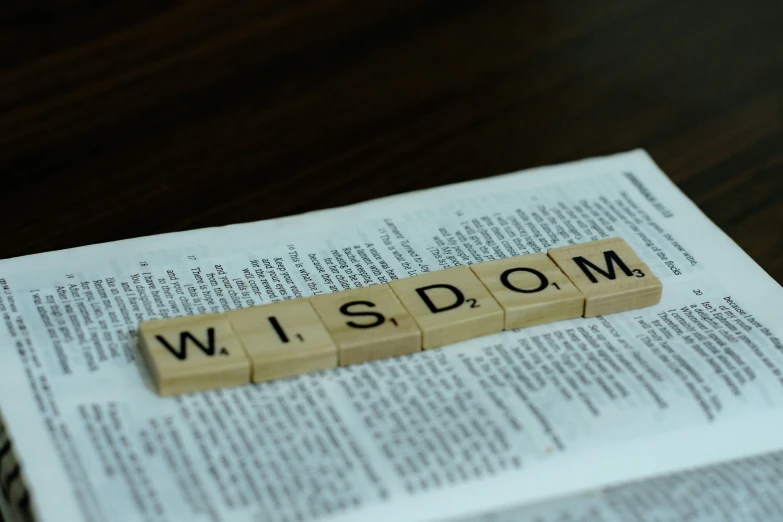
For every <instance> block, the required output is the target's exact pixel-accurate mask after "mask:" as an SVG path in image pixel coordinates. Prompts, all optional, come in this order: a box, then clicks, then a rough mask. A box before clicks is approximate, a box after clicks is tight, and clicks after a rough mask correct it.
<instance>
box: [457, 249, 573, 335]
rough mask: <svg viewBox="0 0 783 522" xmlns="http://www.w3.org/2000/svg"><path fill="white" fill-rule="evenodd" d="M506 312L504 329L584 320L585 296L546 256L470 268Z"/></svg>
mask: <svg viewBox="0 0 783 522" xmlns="http://www.w3.org/2000/svg"><path fill="white" fill-rule="evenodd" d="M470 269H471V270H473V273H474V274H476V276H477V277H478V278H479V279H480V280H481V282H482V283H484V286H486V287H487V288H488V289H489V292H490V293H491V294H492V296H493V297H494V298H495V300H496V301H497V302H498V303H499V304H500V306H501V307H503V310H505V312H506V319H505V324H504V328H505V329H506V330H512V329H514V328H524V327H527V326H534V325H537V324H544V323H551V322H554V321H563V320H565V319H573V318H574V317H581V316H582V313H583V312H584V308H585V297H584V295H582V292H580V291H579V290H577V289H576V287H575V286H574V285H573V283H571V281H570V280H569V279H568V278H567V277H566V276H565V274H563V272H561V271H560V269H559V268H557V265H556V264H555V263H554V262H553V261H552V260H551V259H549V257H548V256H547V255H546V254H544V253H540V254H530V255H527V256H518V257H510V258H507V259H498V260H497V261H487V262H485V263H477V264H474V265H470Z"/></svg>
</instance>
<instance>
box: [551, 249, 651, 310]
mask: <svg viewBox="0 0 783 522" xmlns="http://www.w3.org/2000/svg"><path fill="white" fill-rule="evenodd" d="M548 254H549V257H550V258H552V260H553V261H554V262H555V263H557V266H558V267H560V270H562V271H563V273H564V274H565V275H567V276H568V278H569V279H570V280H571V281H572V282H573V283H574V285H576V287H577V288H578V289H579V291H580V292H582V293H583V294H584V296H585V313H584V316H585V317H596V316H599V315H606V314H612V313H616V312H624V311H626V310H635V309H637V308H644V307H646V306H652V305H655V304H658V303H659V302H660V300H661V294H662V291H663V285H662V284H661V281H660V280H659V279H658V278H657V277H655V276H654V275H653V273H652V272H651V271H650V269H649V267H648V266H647V265H645V264H644V263H643V262H642V261H641V260H640V259H639V257H638V256H637V255H636V253H634V251H633V250H631V247H630V246H628V243H626V242H625V241H624V240H622V239H620V238H612V239H604V240H601V241H593V242H592V243H584V244H579V245H572V246H567V247H562V248H555V249H553V250H550V251H549V252H548Z"/></svg>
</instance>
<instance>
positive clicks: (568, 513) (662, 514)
mask: <svg viewBox="0 0 783 522" xmlns="http://www.w3.org/2000/svg"><path fill="white" fill-rule="evenodd" d="M782 482H783V453H782V452H775V453H770V454H767V455H761V456H755V457H750V458H747V459H743V460H740V461H732V462H729V463H724V464H715V465H711V466H707V467H705V468H699V469H696V470H689V471H682V472H679V473H673V474H671V475H666V476H662V477H654V478H650V479H646V480H641V481H636V482H631V483H627V484H623V485H620V486H615V487H608V488H604V489H602V490H600V491H593V492H588V493H583V494H580V495H576V496H573V497H568V498H565V499H556V500H552V501H549V502H544V503H540V504H534V505H529V506H523V507H519V508H516V509H511V510H505V511H500V512H496V513H489V514H486V515H482V516H478V517H469V518H462V517H460V518H459V520H454V521H453V522H625V521H627V520H634V521H636V522H681V521H683V520H688V521H690V522H733V521H735V520H744V521H748V522H769V521H771V520H783V496H781V494H780V487H781V483H782Z"/></svg>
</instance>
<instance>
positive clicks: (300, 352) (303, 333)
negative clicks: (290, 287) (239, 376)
mask: <svg viewBox="0 0 783 522" xmlns="http://www.w3.org/2000/svg"><path fill="white" fill-rule="evenodd" d="M226 316H227V317H228V319H229V321H231V326H232V327H233V328H234V332H236V334H237V336H238V337H239V339H240V340H241V341H242V345H243V346H244V347H245V352H247V355H248V357H250V361H251V362H252V364H253V373H252V380H253V382H261V381H268V380H271V379H279V378H282V377H291V376H293V375H300V374H303V373H310V372H316V371H319V370H328V369H330V368H334V367H336V366H337V348H336V347H335V345H334V341H332V338H331V337H330V336H329V332H327V331H326V327H325V326H324V324H323V323H322V322H321V319H320V318H319V317H318V314H317V313H315V310H314V309H313V307H312V305H311V304H310V302H309V301H308V300H307V299H293V300H291V301H281V302H278V303H272V304H268V305H263V306H254V307H251V308H243V309H240V310H232V311H230V312H227V313H226Z"/></svg>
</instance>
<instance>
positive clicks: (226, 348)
mask: <svg viewBox="0 0 783 522" xmlns="http://www.w3.org/2000/svg"><path fill="white" fill-rule="evenodd" d="M139 349H140V351H141V353H142V355H143V356H144V358H145V360H146V361H147V365H148V367H149V368H150V370H151V372H152V376H153V380H154V381H155V384H156V386H157V389H158V393H159V394H160V395H172V394H177V393H190V392H195V391H201V390H209V389H215V388H227V387H229V386H237V385H240V384H247V383H248V382H250V359H248V357H247V355H245V350H244V348H242V344H241V343H240V341H239V339H238V338H237V336H236V335H235V333H234V331H233V329H232V328H231V323H230V322H229V321H228V318H227V317H226V316H225V315H224V314H205V315H197V316H188V317H177V318H174V319H163V320H157V321H146V322H143V323H141V324H140V325H139Z"/></svg>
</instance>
